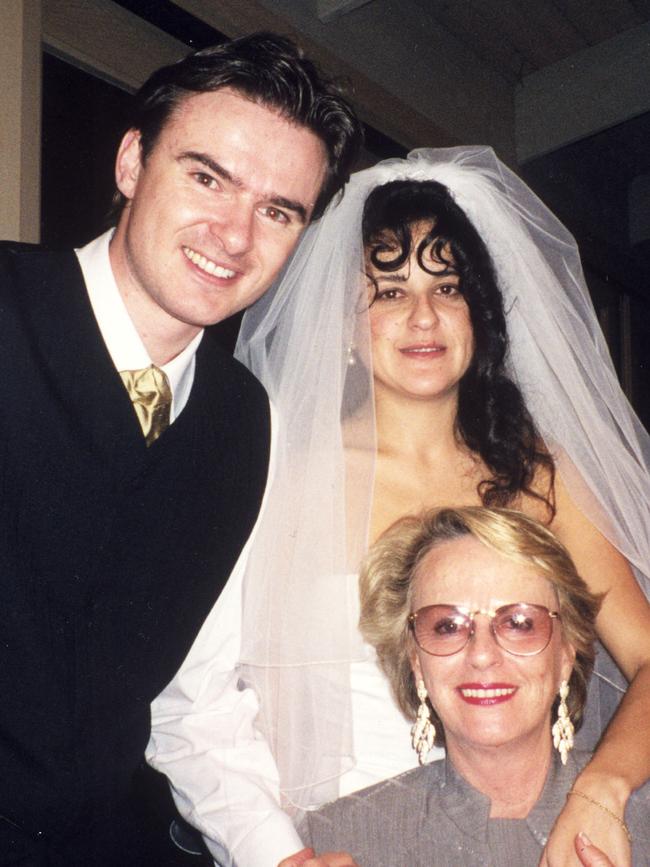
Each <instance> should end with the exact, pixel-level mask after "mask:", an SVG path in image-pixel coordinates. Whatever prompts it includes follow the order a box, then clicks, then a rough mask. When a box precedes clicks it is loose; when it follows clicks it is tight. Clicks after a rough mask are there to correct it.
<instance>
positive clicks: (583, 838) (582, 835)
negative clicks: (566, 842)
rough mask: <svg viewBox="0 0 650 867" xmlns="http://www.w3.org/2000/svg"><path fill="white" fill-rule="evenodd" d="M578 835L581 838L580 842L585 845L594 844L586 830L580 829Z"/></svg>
mask: <svg viewBox="0 0 650 867" xmlns="http://www.w3.org/2000/svg"><path fill="white" fill-rule="evenodd" d="M578 837H579V838H580V842H581V843H582V845H583V847H584V846H591V845H592V842H591V840H590V839H589V837H587V835H586V834H585V832H584V831H580V833H579V834H578Z"/></svg>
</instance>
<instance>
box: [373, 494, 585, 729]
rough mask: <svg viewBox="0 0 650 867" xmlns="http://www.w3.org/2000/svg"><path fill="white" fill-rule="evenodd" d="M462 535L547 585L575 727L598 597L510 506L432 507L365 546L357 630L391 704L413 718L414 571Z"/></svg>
mask: <svg viewBox="0 0 650 867" xmlns="http://www.w3.org/2000/svg"><path fill="white" fill-rule="evenodd" d="M463 536H473V537H475V538H476V539H478V541H479V542H481V543H482V544H483V545H485V546H486V547H488V548H492V549H493V550H495V551H497V552H499V553H500V554H503V555H504V556H505V557H507V558H508V559H510V560H514V561H516V562H519V563H527V564H534V565H535V567H536V568H537V569H539V571H540V573H541V575H542V576H543V577H544V578H546V579H547V581H548V582H549V584H550V585H551V586H552V587H553V588H554V590H555V592H556V594H557V597H558V608H559V612H560V624H561V628H562V632H563V635H564V638H565V640H566V641H567V642H568V643H569V644H570V645H572V646H573V647H574V648H575V651H576V657H575V663H574V667H573V671H572V673H571V678H570V680H569V686H570V692H569V698H568V700H567V704H568V706H569V711H570V714H571V719H572V720H573V723H574V726H575V727H576V729H577V728H578V727H579V726H580V724H581V722H582V714H583V710H584V705H585V701H586V698H587V684H588V681H589V677H590V675H591V672H592V669H593V664H594V655H595V652H594V641H595V639H596V628H595V621H596V615H597V614H598V611H599V609H600V604H601V598H602V597H600V596H596V595H594V594H593V593H591V592H590V590H589V588H588V587H587V585H586V584H585V582H584V581H583V580H582V578H580V576H579V575H578V573H577V572H576V568H575V566H574V564H573V561H572V559H571V556H570V554H569V552H568V551H567V550H566V548H565V547H564V545H562V544H561V543H560V542H559V541H558V540H557V539H556V537H555V536H554V535H553V534H552V533H551V532H550V531H549V530H547V529H546V528H545V527H543V526H542V525H541V524H539V523H538V522H537V521H534V520H533V519H532V518H529V517H527V516H526V515H524V514H522V513H521V512H515V511H513V510H511V509H486V508H477V507H468V508H461V509H439V510H433V511H429V512H424V513H423V514H422V515H420V516H414V517H407V518H402V519H401V520H399V521H397V522H396V523H395V524H393V525H392V527H390V528H389V529H388V530H387V531H386V532H385V533H384V534H383V535H382V536H381V537H380V539H379V540H378V541H377V542H376V543H375V544H374V545H373V546H372V548H371V549H370V551H369V553H368V556H367V557H366V559H365V561H364V564H363V566H362V569H361V576H360V593H361V620H360V628H361V632H362V634H363V637H364V638H365V640H366V641H367V642H368V643H369V644H371V645H372V646H373V647H374V648H375V649H376V651H377V657H378V659H379V664H380V666H381V668H382V670H383V672H384V674H385V675H386V677H387V678H388V681H389V683H390V685H391V689H392V691H393V695H394V696H395V700H396V701H397V704H398V705H399V707H400V709H401V710H402V712H403V713H404V714H405V715H406V716H407V717H409V718H411V719H414V718H415V714H416V712H417V708H418V705H419V700H418V697H417V693H416V689H415V680H414V677H413V674H412V671H411V656H412V653H413V649H414V640H413V638H412V635H411V632H410V630H409V623H408V616H409V614H410V613H411V611H412V608H411V605H412V596H413V586H414V583H415V582H414V579H415V577H416V575H417V570H418V567H419V565H420V563H421V562H422V560H423V558H424V557H425V556H426V555H427V554H428V553H429V551H431V550H432V549H433V548H436V547H437V546H439V545H441V544H443V543H444V542H449V541H452V540H454V539H459V538H462V537H463ZM432 710H433V708H432ZM433 721H434V723H435V725H436V729H437V731H438V732H439V734H440V737H439V739H438V742H439V743H444V732H443V727H442V723H441V721H440V720H439V719H438V717H437V714H436V713H435V711H433Z"/></svg>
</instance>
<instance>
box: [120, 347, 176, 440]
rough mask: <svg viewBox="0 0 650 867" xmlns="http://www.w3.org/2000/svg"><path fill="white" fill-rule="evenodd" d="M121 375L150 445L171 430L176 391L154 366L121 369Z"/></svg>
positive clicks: (164, 375) (165, 375) (162, 372)
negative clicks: (172, 408) (173, 398)
mask: <svg viewBox="0 0 650 867" xmlns="http://www.w3.org/2000/svg"><path fill="white" fill-rule="evenodd" d="M120 376H121V377H122V382H123V383H124V385H125V387H126V390H127V391H128V393H129V397H130V398H131V402H132V403H133V408H134V409H135V414H136V415H137V417H138V421H139V422H140V427H141V428H142V433H143V434H144V438H145V440H146V443H147V445H148V446H150V445H151V443H153V442H155V441H156V440H157V439H158V437H159V436H160V434H161V433H162V432H163V431H164V430H166V429H167V428H168V427H169V414H170V411H171V407H172V392H171V388H170V387H169V380H168V379H167V374H166V373H165V372H164V371H163V370H160V368H158V367H156V366H155V365H153V364H152V365H151V366H150V367H145V368H144V370H121V371H120Z"/></svg>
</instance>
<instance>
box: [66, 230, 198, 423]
mask: <svg viewBox="0 0 650 867" xmlns="http://www.w3.org/2000/svg"><path fill="white" fill-rule="evenodd" d="M113 231H114V230H113V229H109V230H108V231H107V232H104V234H103V235H100V236H99V237H98V238H95V240H94V241H91V242H90V243H89V244H86V246H85V247H81V248H80V249H78V250H75V253H76V254H77V258H78V259H79V264H80V266H81V270H82V273H83V276H84V281H85V283H86V288H87V290H88V297H89V299H90V304H91V306H92V308H93V313H94V314H95V319H96V320H97V325H98V326H99V330H100V332H101V335H102V337H103V339H104V343H105V344H106V348H107V349H108V352H109V354H110V356H111V358H112V360H113V364H114V365H115V369H116V370H118V371H120V370H140V369H141V368H144V367H149V365H150V364H152V361H151V358H150V356H149V353H148V352H147V349H146V347H145V345H144V343H143V342H142V339H141V338H140V335H139V334H138V331H137V329H136V327H135V325H134V324H133V321H132V320H131V317H130V316H129V312H128V310H127V308H126V305H125V303H124V301H123V299H122V296H121V295H120V290H119V289H118V287H117V283H116V281H115V276H114V275H113V269H112V268H111V262H110V258H109V255H108V245H109V243H110V241H111V238H112V237H113ZM202 337H203V331H200V332H199V333H198V334H197V335H196V336H195V337H194V338H193V339H192V340H191V341H190V342H189V343H188V345H187V346H186V347H185V349H184V350H183V351H182V352H180V353H179V354H178V355H177V356H176V357H175V358H173V359H172V360H171V361H168V362H167V364H163V365H162V367H161V369H162V370H164V371H165V373H166V374H167V378H168V379H169V385H170V387H171V390H172V395H173V404H172V420H173V419H174V418H175V417H176V416H177V415H178V414H179V413H180V412H181V410H182V409H183V407H184V406H185V404H186V403H187V400H188V398H189V394H190V390H191V388H192V382H193V381H194V367H195V363H196V359H195V355H196V350H197V349H198V346H199V343H200V342H201V339H202Z"/></svg>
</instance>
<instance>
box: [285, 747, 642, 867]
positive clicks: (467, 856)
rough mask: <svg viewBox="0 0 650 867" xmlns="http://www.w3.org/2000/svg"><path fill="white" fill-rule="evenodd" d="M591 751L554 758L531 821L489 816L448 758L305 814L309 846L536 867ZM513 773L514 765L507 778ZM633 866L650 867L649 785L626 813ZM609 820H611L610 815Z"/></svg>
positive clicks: (380, 864) (480, 865) (424, 861)
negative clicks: (557, 818)
mask: <svg viewBox="0 0 650 867" xmlns="http://www.w3.org/2000/svg"><path fill="white" fill-rule="evenodd" d="M588 759H589V754H588V753H576V752H574V753H573V754H570V755H569V760H568V762H567V765H566V766H565V767H563V766H562V765H561V764H560V762H559V760H557V759H556V760H555V761H554V763H553V765H552V766H551V769H550V771H549V775H548V778H547V780H546V784H545V786H544V789H543V791H542V794H541V797H540V798H539V800H538V802H537V803H536V804H535V806H534V807H533V809H532V810H531V811H530V813H529V814H528V816H527V817H526V818H525V819H490V817H489V812H490V802H489V799H488V798H487V797H485V795H482V794H481V793H480V792H478V791H476V789H474V788H472V786H470V785H469V783H467V782H466V781H465V780H464V779H463V778H462V777H461V776H460V775H459V774H458V773H457V772H456V770H455V768H454V767H453V765H452V764H451V762H450V761H448V760H445V759H443V760H441V761H438V762H434V763H432V764H431V765H426V766H424V767H422V768H417V769H416V770H413V771H408V772H407V773H405V774H400V776H398V777H393V778H392V779H390V780H386V781H384V782H383V783H378V784H377V785H374V786H371V787H370V788H368V789H363V790H362V791H360V792H355V793H354V794H353V795H348V796H347V797H346V798H340V799H339V800H337V801H333V802H332V803H331V804H326V805H325V806H324V807H321V808H320V809H319V810H314V811H313V812H309V813H307V814H306V816H305V819H304V821H303V823H302V824H301V826H300V829H299V830H300V834H301V836H302V838H303V840H304V842H305V845H308V846H313V847H314V849H315V850H316V852H322V851H327V850H330V851H332V850H334V851H336V850H343V851H347V852H350V853H351V854H352V855H353V856H354V858H355V860H356V861H357V863H358V864H359V865H360V867H536V865H537V863H538V861H539V858H540V855H541V853H542V849H543V848H544V845H545V843H546V840H547V838H548V835H549V833H550V830H551V827H552V826H553V823H554V821H555V819H556V817H557V815H558V813H559V812H560V810H561V809H562V807H563V805H564V802H565V799H566V794H567V792H568V791H569V789H570V788H571V784H572V782H573V780H574V779H575V778H576V776H577V775H578V773H579V771H580V769H581V768H582V767H583V766H584V765H585V764H586V762H587V760H588ZM507 773H508V769H507V767H506V768H504V774H507ZM625 818H626V821H627V823H628V826H629V828H630V832H631V834H632V838H633V856H632V857H633V860H632V863H633V864H634V867H650V785H646V786H644V787H643V788H642V789H640V790H639V791H638V792H636V793H635V794H634V795H633V796H632V798H631V799H630V803H629V805H628V809H627V811H626V814H625ZM603 822H604V823H607V822H612V824H613V819H610V818H609V817H608V816H607V814H606V813H603Z"/></svg>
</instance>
